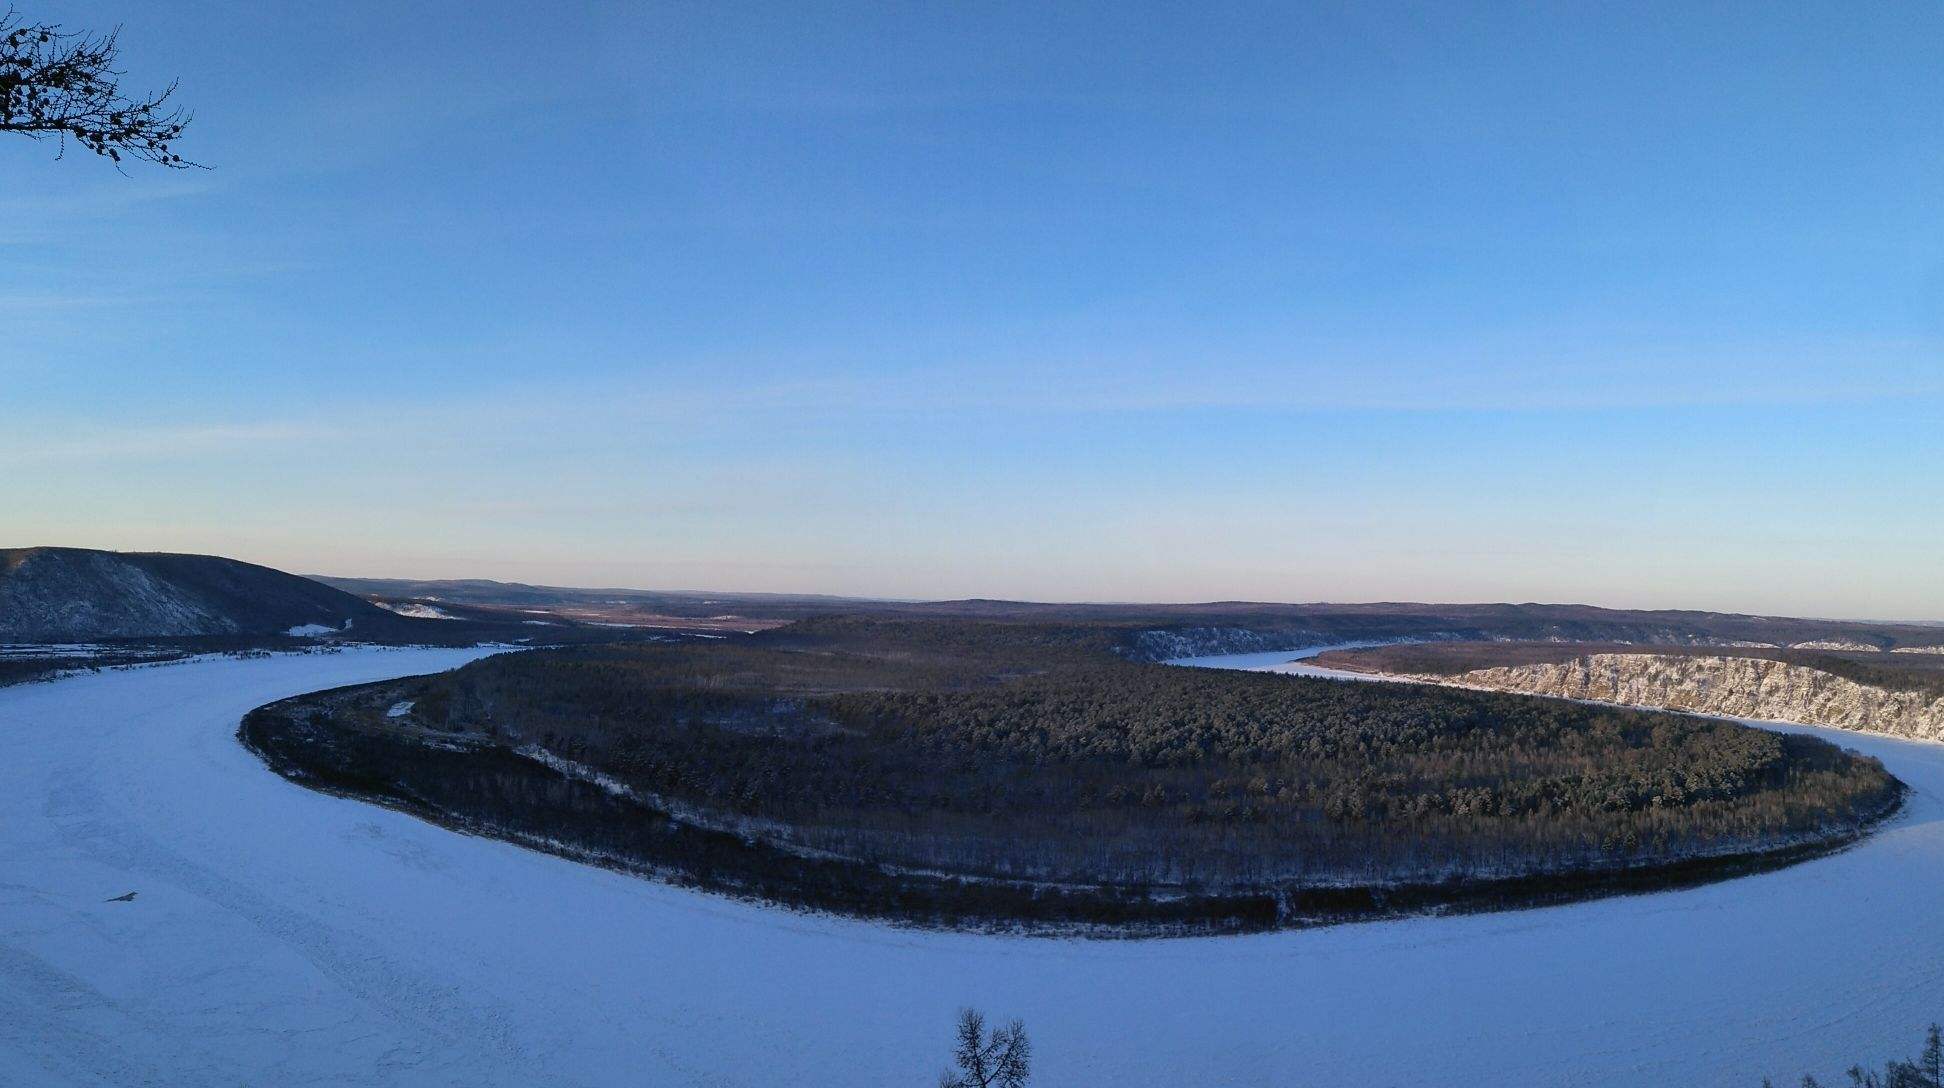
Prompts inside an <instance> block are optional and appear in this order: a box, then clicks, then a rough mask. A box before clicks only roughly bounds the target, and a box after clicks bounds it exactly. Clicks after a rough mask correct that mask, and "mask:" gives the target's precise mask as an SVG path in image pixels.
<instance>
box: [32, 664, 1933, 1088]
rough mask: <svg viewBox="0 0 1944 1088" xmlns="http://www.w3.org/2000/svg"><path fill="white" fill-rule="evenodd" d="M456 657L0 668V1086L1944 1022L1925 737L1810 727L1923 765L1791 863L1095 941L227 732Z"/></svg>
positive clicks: (1784, 1071) (1247, 1079) (1542, 1079)
mask: <svg viewBox="0 0 1944 1088" xmlns="http://www.w3.org/2000/svg"><path fill="white" fill-rule="evenodd" d="M478 653H479V651H451V650H356V651H350V652H346V653H342V654H337V655H329V656H299V657H274V658H269V659H263V660H248V661H231V660H213V661H196V662H191V663H186V664H180V665H172V666H164V667H154V668H145V669H138V670H132V671H123V672H110V673H103V674H99V675H88V676H78V677H73V678H70V679H65V680H61V681H58V682H56V683H52V684H35V685H27V686H21V687H14V688H7V689H0V1084H6V1085H16V1084H18V1085H34V1086H40V1085H114V1086H116V1088H125V1086H131V1085H184V1086H196V1088H204V1086H211V1085H239V1084H248V1085H263V1086H273V1085H274V1086H283V1085H308V1084H331V1085H413V1086H417V1085H465V1086H468V1088H477V1086H484V1085H508V1086H519V1088H533V1086H541V1085H546V1086H556V1085H627V1086H630V1088H643V1086H659V1085H690V1084H693V1085H761V1086H769V1085H774V1084H778V1083H789V1084H795V1085H833V1086H836V1085H846V1086H848V1085H863V1086H876V1085H882V1086H887V1088H889V1086H894V1085H895V1086H899V1088H911V1086H917V1085H923V1084H928V1083H931V1082H932V1081H933V1078H934V1077H935V1075H936V1073H937V1070H938V1069H939V1068H940V1067H941V1065H942V1064H943V1062H944V1060H945V1058H946V1056H947V1050H948V1045H947V1044H948V1033H949V1030H950V1025H951V1019H952V1015H953V1012H954V1010H955V1009H957V1008H958V1007H959V1006H960V1005H965V1004H970V1005H974V1006H977V1007H979V1008H981V1009H983V1010H985V1011H986V1012H987V1013H988V1014H989V1015H990V1016H994V1017H998V1018H1001V1019H1004V1018H1009V1017H1013V1016H1019V1017H1023V1018H1024V1019H1025V1021H1026V1024H1027V1027H1028V1030H1029V1032H1030V1034H1031V1036H1032V1038H1033V1041H1034V1043H1035V1045H1036V1049H1037V1055H1038V1064H1039V1074H1038V1076H1036V1077H1035V1083H1036V1084H1041V1085H1046V1086H1048V1088H1084V1086H1088V1085H1115V1086H1119V1088H1128V1086H1140V1085H1157V1086H1158V1085H1167V1086H1169V1088H1178V1086H1180V1085H1201V1084H1235V1085H1264V1086H1271V1085H1273V1086H1278V1088H1283V1086H1300V1085H1318V1086H1323V1085H1330V1086H1334V1085H1340V1084H1346V1083H1357V1084H1374V1085H1387V1084H1397V1085H1413V1086H1419V1085H1468V1086H1471V1085H1481V1084H1490V1085H1498V1086H1508V1085H1630V1086H1631V1085H1645V1084H1680V1085H1735V1086H1738V1088H1750V1086H1752V1085H1754V1084H1756V1083H1758V1082H1759V1080H1760V1078H1761V1077H1762V1076H1763V1075H1764V1074H1767V1075H1772V1076H1774V1077H1775V1078H1776V1080H1777V1081H1778V1083H1793V1082H1794V1081H1795V1079H1796V1078H1797V1077H1798V1076H1799V1075H1800V1074H1801V1073H1802V1072H1804V1071H1811V1070H1812V1071H1815V1072H1816V1073H1818V1074H1819V1075H1821V1076H1823V1077H1824V1078H1825V1079H1826V1080H1829V1079H1833V1078H1834V1076H1835V1074H1836V1073H1837V1071H1838V1070H1840V1069H1842V1068H1844V1067H1847V1066H1848V1065H1849V1064H1850V1063H1851V1062H1852V1061H1857V1060H1876V1059H1879V1058H1882V1057H1886V1056H1901V1055H1903V1054H1905V1053H1906V1052H1908V1051H1911V1050H1913V1049H1915V1043H1916V1042H1917V1041H1918V1039H1919V1035H1920V1031H1921V1029H1922V1027H1923V1025H1925V1024H1926V1023H1928V1022H1929V1021H1930V1020H1932V1019H1933V1018H1939V1017H1944V807H1941V806H1940V803H1939V790H1940V786H1944V747H1939V746H1937V745H1931V744H1923V743H1917V742H1910V741H1898V740H1891V739H1884V738H1875V737H1864V736H1858V735H1855V734H1833V735H1834V736H1835V737H1836V739H1837V740H1838V741H1839V742H1841V743H1845V744H1848V745H1851V746H1854V747H1856V748H1860V749H1862V750H1864V751H1866V752H1870V753H1872V754H1875V755H1878V756H1880V757H1882V758H1883V759H1884V761H1885V762H1886V763H1888V764H1889V765H1890V767H1891V769H1892V770H1893V771H1894V772H1896V773H1897V774H1898V775H1899V776H1901V777H1902V778H1903V779H1904V780H1905V781H1906V782H1909V783H1910V784H1911V785H1912V786H1913V787H1914V789H1915V795H1914V797H1913V798H1912V801H1911V805H1910V809H1909V812H1908V814H1907V815H1906V816H1904V817H1903V818H1901V819H1900V820H1899V821H1897V822H1896V823H1894V824H1893V825H1891V826H1889V827H1887V828H1885V829H1884V830H1883V831H1881V832H1880V833H1879V834H1877V835H1876V836H1874V837H1873V838H1872V839H1870V840H1869V841H1868V842H1867V843H1865V844H1864V845H1862V846H1860V847H1858V848H1856V849H1853V850H1851V851H1848V852H1846V853H1843V854H1839V855H1837V856H1834V857H1829V858H1825V859H1822V860H1818V861H1813V862H1809V863H1807V864H1804V865H1799V866H1796V867H1794V868H1790V869H1785V870H1782V871H1780V872H1775V873H1769V874H1765V875H1761V876H1756V877H1749V878H1745V879H1742V880H1736V881H1732V882H1729V883H1725V884H1715V885H1711V886H1708V887H1704V888H1698V889H1692V890H1687V891H1679V892H1670V893H1663V894H1658V895H1651V896H1640V897H1634V898H1624V899H1608V900H1602V901H1599V902H1594V903H1586V904H1580V905H1577V906H1570V907H1560V908H1552V909H1546V910H1535V911H1525V912H1519V913H1512V914H1499V915H1478V916H1471V917H1461V918H1444V919H1435V918H1425V919H1413V920H1406V921H1397V922H1383V923H1374V924H1366V925H1356V926H1346V927H1339V928H1334V929H1326V930H1312V931H1306V932H1290V933H1279V934H1268V935H1260V936H1250V937H1228V938H1206V939H1188V940H1169V941H1144V942H1113V941H1096V942H1088V941H1077V940H1046V939H1028V938H1002V937H991V936H974V935H965V934H948V933H927V932H914V931H908V930H899V929H894V928H889V927H885V926H880V925H875V924H869V923H863V922H852V921H846V920H840V919H832V918H826V917H816V916H806V915H802V914H796V913H791V912H787V911H781V910H773V909H766V908H760V907H756V906H750V905H746V904H742V903H738V902H733V901H729V900H724V899H719V898H715V897H712V896H707V895H702V894H697V893H691V892H685V891H680V890H677V889H674V888H670V887H666V886H662V885H658V884H654V883H651V882H649V881H645V880H640V879H635V878H631V877H626V876H621V875H617V874H614V873H609V872H606V871H603V870H600V869H595V868H590V867H587V866H582V865H577V864H574V863H571V862H568V861H563V860H560V859H558V858H554V857H550V856H546V855H543V854H538V853H534V852H531V851H527V850H522V849H519V848H517V847H514V846H509V845H506V844H503V843H499V842H494V841H490V840H486V839H479V838H472V837H468V836H464V835H458V834H454V833H452V832H449V831H445V830H442V829H440V828H438V827H434V826H432V825H429V824H425V823H421V822H419V821H417V820H414V819H412V818H410V817H407V816H403V815H400V814H398V813H395V812H392V811H389V810H386V809H382V808H378V807H375V806H370V805H365V804H361V803H357V802H353V801H347V800H342V799H338V798H333V797H326V796H322V795H319V794H315V793H311V792H309V791H306V790H304V789H301V788H299V787H297V786H294V785H291V784H290V783H287V782H285V781H283V780H282V779H280V778H278V777H276V776H275V775H273V774H271V773H270V772H269V771H267V770H265V769H264V768H263V767H262V765H261V764H259V763H258V762H257V760H256V759H255V758H254V757H252V756H251V755H249V754H248V753H247V752H245V751H244V750H243V749H242V748H241V747H239V746H238V745H237V743H236V741H235V739H234V738H233V735H232V734H233V731H234V730H235V728H236V724H237V721H238V719H239V718H240V717H241V716H242V714H243V713H244V712H245V711H246V710H248V709H250V708H251V707H253V706H256V705H258V704H261V703H264V702H268V701H270V700H272V699H275V698H278V697H281V696H285V695H291V694H295V693H298V692H303V691H309V690H314V689H318V688H323V687H329V686H333V685H338V684H348V683H353V682H357V681H363V680H374V679H379V678H383V677H390V676H398V675H405V674H409V673H417V672H428V671H432V670H436V669H443V668H447V667H451V666H454V665H457V664H459V663H461V662H463V661H465V660H468V659H470V658H471V657H474V656H478ZM1281 656H1283V657H1285V658H1286V657H1287V656H1288V655H1281ZM1263 663H1264V664H1266V663H1268V662H1263ZM131 891H132V892H135V893H137V895H136V898H135V899H134V900H133V901H132V902H104V900H107V899H110V898H111V897H116V896H120V895H122V894H123V893H126V892H131Z"/></svg>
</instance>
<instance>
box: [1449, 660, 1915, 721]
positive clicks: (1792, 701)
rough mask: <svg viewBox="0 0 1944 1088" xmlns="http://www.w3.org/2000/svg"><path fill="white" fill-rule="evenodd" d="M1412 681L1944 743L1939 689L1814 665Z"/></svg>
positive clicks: (1558, 668)
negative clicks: (1901, 685)
mask: <svg viewBox="0 0 1944 1088" xmlns="http://www.w3.org/2000/svg"><path fill="white" fill-rule="evenodd" d="M1412 678H1413V679H1419V680H1425V681H1429V682H1432V683H1446V684H1459V685H1463V686H1467V687H1479V688H1487V689H1490V690H1493V691H1513V692H1523V693H1526V694H1530V695H1551V696H1556V697H1558V698H1564V699H1594V700H1598V701H1600V702H1609V703H1626V704H1629V705H1633V706H1648V707H1662V708H1665V709H1669V710H1692V711H1698V712H1701V713H1704V714H1722V715H1727V716H1730V717H1736V718H1759V719H1763V720H1768V721H1788V722H1801V723H1803V724H1807V725H1826V726H1832V727H1835V728H1838V729H1856V730H1861V731H1864V732H1870V733H1887V734H1890V735H1892V736H1899V737H1920V738H1923V739H1926V740H1944V694H1939V693H1937V692H1935V691H1926V690H1921V689H1913V690H1890V689H1887V688H1881V687H1874V686H1870V685H1866V684H1859V683H1857V682H1855V681H1853V680H1848V679H1845V678H1844V677H1840V676H1836V675H1833V674H1831V673H1827V672H1823V671H1822V670H1820V669H1812V668H1808V667H1806V666H1802V665H1793V664H1789V663H1787V662H1782V661H1771V660H1765V659H1763V658H1756V657H1706V656H1686V655H1682V656H1673V655H1658V654H1589V655H1587V656H1585V657H1582V658H1578V659H1575V660H1573V661H1567V662H1563V663H1557V664H1535V665H1517V666H1507V667H1500V668H1489V669H1476V670H1473V671H1471V672H1464V673H1459V674H1457V675H1455V676H1414V677H1412Z"/></svg>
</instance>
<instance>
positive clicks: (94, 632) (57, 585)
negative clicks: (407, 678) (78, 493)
mask: <svg viewBox="0 0 1944 1088" xmlns="http://www.w3.org/2000/svg"><path fill="white" fill-rule="evenodd" d="M389 618H390V617H389V616H388V615H387V613H385V612H383V611H381V610H380V609H378V608H377V607H376V606H374V605H372V604H371V603H369V602H367V601H365V600H363V599H361V598H358V597H354V596H352V595H351V594H349V593H346V592H344V591H342V590H338V589H333V588H331V587H330V586H327V585H324V584H323V583H321V582H313V581H311V580H310V579H308V578H299V577H297V576H296V575H294V574H285V573H284V572H282V571H279V570H272V569H271V568H269V567H260V566H257V565H255V564H253V563H243V562H238V561H237V560H234V559H224V558H221V557H219V556H213V555H174V554H170V553H166V552H104V551H95V550H92V549H88V548H22V549H16V550H12V551H0V641H8V642H66V641H80V640H88V639H101V638H147V637H169V636H182V635H281V634H287V633H290V632H292V631H293V629H295V630H300V631H303V632H306V633H316V632H334V631H342V630H346V629H349V628H352V627H355V626H356V625H357V623H358V622H359V621H360V620H362V621H365V623H366V625H367V626H371V625H373V624H375V623H382V622H384V621H386V620H388V619H389Z"/></svg>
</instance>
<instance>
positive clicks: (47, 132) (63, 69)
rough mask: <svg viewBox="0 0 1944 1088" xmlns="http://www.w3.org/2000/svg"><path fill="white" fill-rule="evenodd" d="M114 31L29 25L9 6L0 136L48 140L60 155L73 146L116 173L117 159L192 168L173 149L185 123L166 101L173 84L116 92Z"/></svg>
mask: <svg viewBox="0 0 1944 1088" xmlns="http://www.w3.org/2000/svg"><path fill="white" fill-rule="evenodd" d="M119 33H120V30H119V28H117V29H116V30H111V31H109V32H108V33H106V34H89V33H82V32H77V31H69V30H64V29H63V28H62V27H61V26H60V25H58V24H55V23H30V22H27V21H25V20H23V19H22V18H21V17H20V15H19V14H18V13H16V12H15V11H14V10H13V9H11V8H9V9H8V10H7V12H6V14H5V15H0V132H16V133H19V134H20V135H22V136H26V137H28V138H30V139H35V140H45V139H48V138H50V137H52V138H53V139H55V140H58V141H60V145H61V152H60V153H61V154H65V153H66V151H67V142H68V141H69V140H73V141H74V142H75V143H78V144H80V145H81V146H82V147H85V148H87V149H88V150H90V151H92V152H94V153H95V154H97V155H100V156H102V157H104V158H107V159H109V160H111V161H113V162H114V163H116V164H117V165H116V169H120V163H121V162H122V160H123V158H124V157H126V158H131V159H138V160H141V161H144V162H152V163H155V164H156V165H158V166H166V167H169V168H170V169H175V170H180V169H183V168H185V167H190V166H195V165H197V164H196V163H192V162H190V161H189V160H187V159H184V158H183V157H182V156H181V155H179V154H177V153H176V151H175V150H174V147H175V141H176V139H177V137H179V136H181V135H182V132H183V130H184V129H185V128H187V127H188V125H189V120H190V118H189V115H188V114H186V113H184V112H183V111H182V109H181V107H179V106H173V105H171V104H170V103H169V99H170V97H171V96H172V95H174V94H175V89H176V85H175V84H173V83H171V84H169V86H168V87H166V88H164V89H163V90H162V92H161V93H159V94H151V95H146V96H143V97H139V98H130V97H128V96H127V95H125V94H123V93H122V88H121V76H122V72H121V70H120V69H118V68H116V67H115V63H116V60H117V57H118V46H117V41H116V38H117V35H118V34H119ZM56 157H59V155H57V156H56Z"/></svg>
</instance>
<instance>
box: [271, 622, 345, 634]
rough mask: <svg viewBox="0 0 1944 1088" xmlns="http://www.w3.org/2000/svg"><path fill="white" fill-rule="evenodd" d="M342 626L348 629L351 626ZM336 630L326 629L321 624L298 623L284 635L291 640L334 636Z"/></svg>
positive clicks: (333, 628) (332, 628)
mask: <svg viewBox="0 0 1944 1088" xmlns="http://www.w3.org/2000/svg"><path fill="white" fill-rule="evenodd" d="M344 626H345V627H346V628H349V627H350V626H351V624H350V623H348V622H347V623H346V624H345V625H344ZM337 630H338V629H337V628H335V627H326V626H325V625H323V624H321V623H300V624H298V625H297V626H295V627H292V628H291V629H290V630H288V631H285V632H284V634H286V635H290V636H291V637H293V638H315V637H316V636H318V635H335V634H337Z"/></svg>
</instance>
